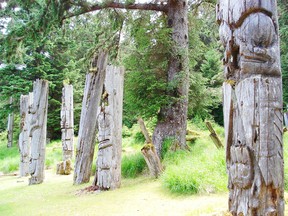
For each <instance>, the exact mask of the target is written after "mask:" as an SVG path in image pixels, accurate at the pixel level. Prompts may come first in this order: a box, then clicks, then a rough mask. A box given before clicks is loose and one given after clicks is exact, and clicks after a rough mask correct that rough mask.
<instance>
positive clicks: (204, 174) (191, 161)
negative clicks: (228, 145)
mask: <svg viewBox="0 0 288 216" xmlns="http://www.w3.org/2000/svg"><path fill="white" fill-rule="evenodd" d="M219 130H220V129H219ZM219 132H220V131H219ZM163 164H164V166H165V167H166V169H165V171H164V173H163V175H162V177H161V180H162V184H163V186H164V187H165V188H168V189H169V190H170V191H171V192H175V193H180V194H195V193H216V192H222V191H226V190H227V189H226V188H227V174H226V163H225V151H224V149H220V150H218V149H217V148H216V147H215V146H214V144H213V142H212V141H211V140H210V138H209V136H208V134H206V135H203V134H202V135H201V138H199V139H197V140H196V142H195V143H193V145H190V151H183V150H178V151H176V152H173V151H168V152H167V153H166V155H165V158H164V160H163Z"/></svg>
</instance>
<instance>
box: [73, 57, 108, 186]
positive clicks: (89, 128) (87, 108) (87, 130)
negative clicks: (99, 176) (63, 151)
mask: <svg viewBox="0 0 288 216" xmlns="http://www.w3.org/2000/svg"><path fill="white" fill-rule="evenodd" d="M107 59H108V54H107V53H106V52H100V53H99V55H98V56H95V57H94V59H93V60H92V63H91V68H90V70H89V73H88V74H87V75H86V82H85V89H84V96H83V101H82V110H81V117H80V125H79V134H78V143H77V147H76V161H75V169H74V184H81V183H86V182H89V180H90V176H91V168H92V162H93V155H94V148H95V142H96V134H97V112H98V107H99V105H100V100H101V95H102V89H103V84H104V79H105V73H106V66H107Z"/></svg>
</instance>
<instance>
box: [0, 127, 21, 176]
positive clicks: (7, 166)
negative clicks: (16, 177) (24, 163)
mask: <svg viewBox="0 0 288 216" xmlns="http://www.w3.org/2000/svg"><path fill="white" fill-rule="evenodd" d="M19 162H20V156H19V151H18V147H17V142H16V141H15V139H14V143H13V146H12V147H11V148H7V138H6V132H3V133H1V134H0V172H3V173H5V174H6V173H11V172H15V171H17V170H18V167H19Z"/></svg>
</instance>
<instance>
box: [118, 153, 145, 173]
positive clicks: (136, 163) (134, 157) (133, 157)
mask: <svg viewBox="0 0 288 216" xmlns="http://www.w3.org/2000/svg"><path fill="white" fill-rule="evenodd" d="M146 167H147V165H146V162H145V159H144V157H143V155H142V154H141V153H140V152H139V153H136V154H130V155H125V156H124V157H123V158H122V165H121V172H122V176H123V177H124V178H136V177H137V176H139V175H140V174H141V173H143V171H144V169H145V168H146Z"/></svg>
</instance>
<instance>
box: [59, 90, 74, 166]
mask: <svg viewBox="0 0 288 216" xmlns="http://www.w3.org/2000/svg"><path fill="white" fill-rule="evenodd" d="M61 132H62V148H63V161H66V160H72V157H73V139H74V112H73V86H72V85H64V87H63V89H62V106H61Z"/></svg>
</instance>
